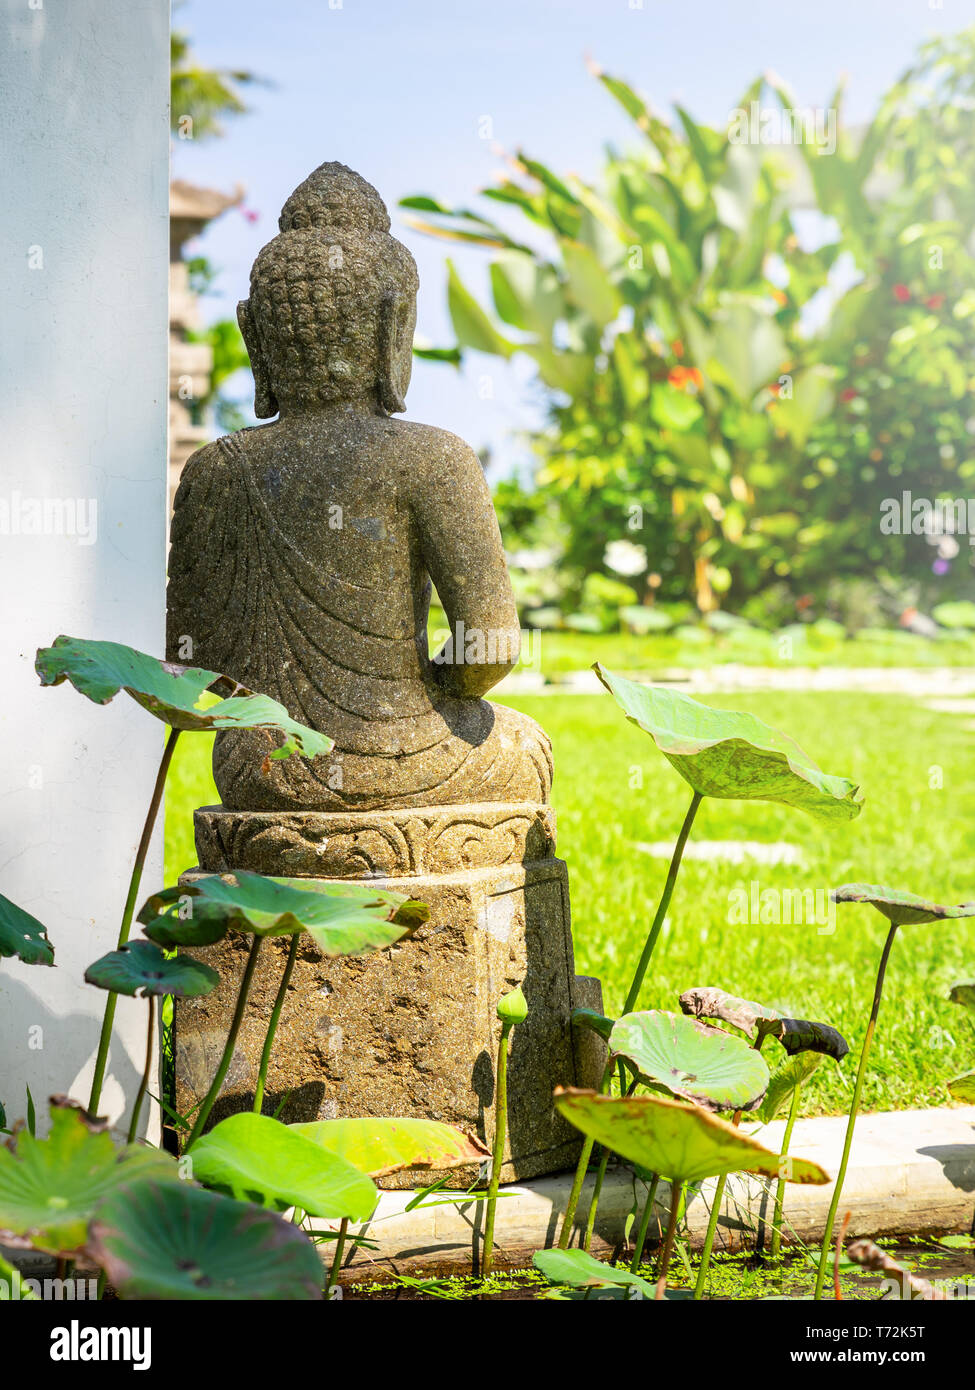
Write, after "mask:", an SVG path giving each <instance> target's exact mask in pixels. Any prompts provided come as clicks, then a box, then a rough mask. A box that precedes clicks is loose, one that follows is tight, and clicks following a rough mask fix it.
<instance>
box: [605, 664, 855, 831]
mask: <svg viewBox="0 0 975 1390" xmlns="http://www.w3.org/2000/svg"><path fill="white" fill-rule="evenodd" d="M593 670H594V671H595V672H596V674H597V676H598V677H599V679H600V680H601V681H602V683H603V685H605V687H606V689H607V690H609V691H610V693H611V694H612V695H613V696H614V698H615V700H616V702H617V704H618V705H619V706H620V708H621V709H622V710H623V712H624V714H625V715H626V717H627V719H628V720H629V721H630V723H631V724H636V726H637V727H638V728H640V729H643V731H644V732H645V733H648V734H649V735H650V737H651V738H652V739H653V741H654V743H655V744H656V745H657V747H658V748H659V749H660V751H661V753H663V755H664V757H665V758H666V759H667V761H668V762H669V763H671V764H672V766H673V767H675V768H676V769H677V771H678V772H679V773H680V775H681V776H682V777H683V778H684V780H685V781H686V782H689V783H690V785H691V786H692V787H693V788H694V790H695V791H696V792H700V794H701V795H702V796H715V797H722V798H725V799H728V800H742V801H777V802H781V803H783V804H784V805H786V806H794V807H796V808H797V809H798V810H800V811H806V812H808V814H809V815H812V816H817V817H819V818H820V819H821V820H842V821H847V820H852V819H853V818H854V817H855V816H858V815H859V814H860V808H861V804H862V802H861V801H860V800H859V799H858V797H857V792H858V790H859V788H858V787H857V784H856V783H855V782H851V781H850V780H849V778H846V777H832V776H830V775H829V774H827V773H825V772H821V771H820V769H819V768H818V767H817V766H816V764H815V763H814V762H813V760H812V759H811V758H810V757H809V755H808V754H807V753H805V752H803V750H802V749H801V748H800V747H799V745H798V744H797V743H794V742H793V740H792V739H791V738H787V737H786V735H785V734H780V733H779V732H778V731H777V730H775V729H772V728H770V727H769V726H768V725H767V724H764V723H763V722H762V721H761V720H760V719H756V717H755V716H754V715H753V714H745V713H744V712H742V711H739V710H718V709H711V708H710V707H709V706H708V705H702V704H700V703H699V702H698V701H697V700H692V699H691V697H690V696H689V695H682V694H680V693H679V692H678V691H676V690H665V689H663V688H661V687H659V686H653V685H640V684H638V683H637V682H636V681H631V680H627V678H626V677H625V676H619V675H614V673H613V672H612V671H607V670H606V669H605V667H603V666H602V665H601V664H600V663H599V662H596V664H595V665H594V666H593Z"/></svg>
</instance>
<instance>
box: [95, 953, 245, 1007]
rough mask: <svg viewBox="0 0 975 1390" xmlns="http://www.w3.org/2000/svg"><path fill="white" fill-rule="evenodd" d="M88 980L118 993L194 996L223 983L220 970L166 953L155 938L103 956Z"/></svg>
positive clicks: (96, 962)
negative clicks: (156, 944) (154, 940)
mask: <svg viewBox="0 0 975 1390" xmlns="http://www.w3.org/2000/svg"><path fill="white" fill-rule="evenodd" d="M85 979H86V980H87V981H88V983H89V984H90V985H97V986H98V988H99V989H110V990H113V991H114V992H115V993H116V994H130V995H138V996H140V997H141V998H143V999H146V998H148V997H149V995H152V994H172V995H174V996H175V997H176V998H178V999H193V998H196V997H197V996H198V995H201V994H209V993H210V991H211V989H213V988H214V987H215V986H216V985H218V984H219V983H220V975H219V973H218V971H216V970H213V969H211V967H210V966H209V965H204V964H203V962H202V961H198V960H192V959H190V957H188V956H166V955H164V953H163V952H162V951H160V949H159V947H158V946H154V945H153V943H152V942H151V941H129V942H126V944H125V945H124V946H120V947H119V949H118V950H117V951H109V952H108V954H107V955H105V956H101V957H100V958H99V959H98V960H96V961H95V962H94V963H93V964H91V965H89V967H88V969H87V970H86V971H85Z"/></svg>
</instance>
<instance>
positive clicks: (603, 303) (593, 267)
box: [561, 240, 623, 332]
mask: <svg viewBox="0 0 975 1390" xmlns="http://www.w3.org/2000/svg"><path fill="white" fill-rule="evenodd" d="M561 250H562V261H563V264H564V265H565V271H566V275H567V276H568V285H567V287H566V295H567V297H568V298H569V299H570V300H571V301H572V303H573V304H575V305H576V307H577V308H579V309H581V310H582V311H583V313H585V314H586V315H587V316H588V317H589V318H590V319H592V321H593V323H594V324H595V325H596V327H597V328H598V329H599V330H600V332H602V330H603V329H604V328H605V327H606V325H607V324H608V323H612V321H613V319H615V318H616V315H617V314H618V313H619V311H620V309H621V308H622V306H623V300H622V298H621V297H620V293H619V291H618V290H617V288H616V286H615V285H614V284H613V283H612V281H611V280H610V278H609V274H608V272H607V271H606V268H605V267H604V266H602V265H600V263H599V261H598V260H597V259H596V255H595V252H594V251H593V250H592V249H591V248H590V247H588V246H584V245H583V244H582V243H581V242H579V241H568V240H567V241H563V242H562V245H561Z"/></svg>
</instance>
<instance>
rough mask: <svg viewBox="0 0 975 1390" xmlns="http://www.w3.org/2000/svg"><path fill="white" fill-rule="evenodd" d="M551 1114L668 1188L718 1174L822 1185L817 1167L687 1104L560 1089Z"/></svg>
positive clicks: (824, 1176)
mask: <svg viewBox="0 0 975 1390" xmlns="http://www.w3.org/2000/svg"><path fill="white" fill-rule="evenodd" d="M555 1108H556V1109H557V1110H558V1111H559V1113H560V1114H561V1115H564V1116H565V1118H566V1119H567V1120H568V1121H569V1122H570V1123H571V1124H573V1125H575V1127H576V1128H577V1129H579V1130H581V1131H582V1133H583V1134H586V1135H588V1136H589V1137H590V1138H591V1139H595V1140H596V1141H597V1143H600V1144H603V1145H605V1147H606V1148H607V1149H609V1150H611V1152H613V1153H617V1154H619V1155H620V1157H621V1158H625V1159H628V1160H629V1161H630V1162H631V1163H637V1164H639V1165H640V1167H641V1168H646V1169H648V1170H649V1171H651V1172H654V1173H660V1174H661V1175H662V1176H663V1177H665V1178H667V1179H668V1180H669V1181H670V1182H703V1180H704V1179H705V1178H716V1177H720V1176H721V1174H722V1173H762V1174H765V1175H766V1176H768V1177H772V1178H778V1177H781V1178H785V1180H786V1181H787V1182H799V1183H827V1182H829V1175H828V1173H826V1172H825V1171H824V1170H823V1169H822V1168H820V1166H819V1164H818V1163H813V1162H812V1161H811V1160H809V1159H804V1158H792V1157H789V1158H786V1159H783V1158H781V1157H780V1156H779V1154H774V1153H772V1152H771V1151H770V1150H769V1149H766V1148H764V1147H763V1146H762V1145H761V1144H758V1143H756V1141H755V1140H754V1139H751V1138H749V1137H748V1135H747V1134H743V1133H742V1132H741V1130H740V1129H736V1128H735V1126H734V1125H732V1124H729V1123H728V1122H727V1120H721V1119H719V1118H718V1116H717V1115H711V1114H709V1113H708V1111H707V1110H702V1109H701V1107H700V1106H699V1105H692V1104H690V1103H689V1102H687V1101H682V1100H670V1099H669V1098H668V1097H666V1096H629V1097H622V1098H617V1097H613V1096H601V1095H598V1094H597V1093H596V1092H595V1091H582V1090H577V1089H575V1088H573V1087H566V1088H562V1087H559V1088H557V1089H556V1092H555Z"/></svg>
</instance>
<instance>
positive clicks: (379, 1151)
mask: <svg viewBox="0 0 975 1390" xmlns="http://www.w3.org/2000/svg"><path fill="white" fill-rule="evenodd" d="M288 1128H289V1129H291V1130H293V1131H294V1132H295V1133H296V1134H300V1135H303V1136H304V1138H306V1139H310V1140H311V1141H312V1143H314V1144H318V1145H320V1146H321V1147H322V1148H323V1149H327V1150H328V1151H329V1153H332V1154H335V1155H337V1156H338V1157H339V1158H341V1159H344V1160H345V1162H346V1163H351V1164H352V1166H353V1167H354V1168H357V1169H358V1170H359V1171H360V1172H361V1173H368V1174H369V1176H370V1177H372V1178H384V1177H386V1176H388V1174H390V1173H398V1172H400V1171H402V1170H403V1169H405V1168H437V1169H439V1168H458V1167H462V1166H463V1165H464V1164H468V1163H483V1162H484V1160H485V1159H486V1158H488V1157H489V1156H490V1152H489V1150H488V1149H486V1148H485V1147H484V1145H483V1144H482V1143H481V1141H480V1140H479V1139H476V1138H472V1137H469V1136H468V1135H466V1134H464V1133H463V1131H462V1130H459V1129H455V1128H454V1126H453V1125H444V1124H440V1123H439V1121H437V1120H410V1119H349V1120H312V1121H309V1122H304V1123H301V1124H294V1125H289V1126H288Z"/></svg>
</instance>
